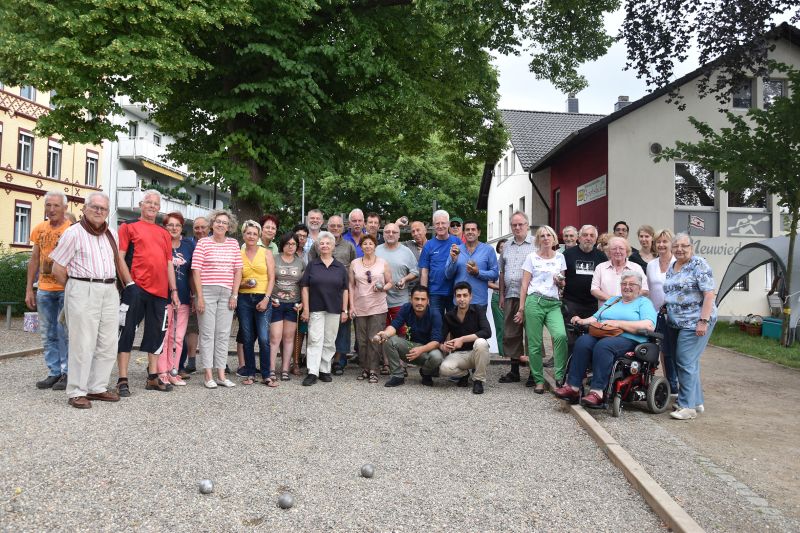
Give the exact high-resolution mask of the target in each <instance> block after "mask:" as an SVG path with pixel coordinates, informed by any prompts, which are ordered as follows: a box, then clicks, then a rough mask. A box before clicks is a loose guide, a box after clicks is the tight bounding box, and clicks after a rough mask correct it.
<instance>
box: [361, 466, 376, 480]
mask: <svg viewBox="0 0 800 533" xmlns="http://www.w3.org/2000/svg"><path fill="white" fill-rule="evenodd" d="M374 475H375V466H374V465H371V464H369V463H367V464H365V465H364V466H362V467H361V476H362V477H366V478H371V477H372V476H374Z"/></svg>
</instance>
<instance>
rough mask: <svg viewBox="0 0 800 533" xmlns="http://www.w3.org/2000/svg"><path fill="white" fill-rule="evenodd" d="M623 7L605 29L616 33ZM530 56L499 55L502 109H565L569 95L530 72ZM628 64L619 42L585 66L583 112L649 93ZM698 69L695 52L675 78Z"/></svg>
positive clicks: (610, 107) (605, 108) (603, 110)
mask: <svg viewBox="0 0 800 533" xmlns="http://www.w3.org/2000/svg"><path fill="white" fill-rule="evenodd" d="M623 18H624V12H623V11H622V10H620V11H617V12H615V13H611V14H608V15H606V19H605V21H606V29H607V30H608V32H609V33H610V34H611V35H616V34H617V33H618V30H619V28H620V25H621V24H622V20H623ZM529 62H530V60H529V56H527V57H526V55H525V53H524V52H523V54H522V55H520V56H500V57H497V58H496V59H495V62H494V64H495V66H496V67H497V69H498V71H499V73H500V109H523V110H531V111H566V110H567V104H566V100H567V95H565V94H564V93H562V92H560V91H559V90H558V89H556V88H555V87H553V85H552V84H551V83H550V82H548V81H539V80H537V79H536V78H535V77H534V75H533V74H531V72H530V70H529V68H528V63H529ZM624 67H625V45H624V43H616V44H614V45H613V46H612V47H611V49H610V50H609V52H608V54H606V55H605V56H603V57H602V58H600V59H599V60H597V61H595V62H594V63H589V64H586V65H584V66H583V67H582V68H581V69H580V73H581V74H582V75H583V76H585V77H586V79H587V80H588V82H589V87H587V88H586V89H584V90H583V91H581V92H580V93H578V95H577V97H578V100H579V106H580V107H579V111H580V112H581V113H599V114H603V115H607V114H609V113H611V112H612V111H614V102H616V101H617V97H618V96H620V95H625V96H628V97H630V100H631V101H634V100H637V99H639V98H641V97H642V96H644V95H645V94H647V92H649V91H648V90H647V87H646V85H645V83H644V81H642V80H638V79H636V76H635V74H634V73H633V72H631V71H625V70H623V69H624ZM695 68H697V59H696V55H694V56H693V57H690V58H689V59H688V60H687V61H686V62H685V63H684V64H681V65H679V66H678V67H677V68H676V69H675V71H676V72H675V73H676V77H679V76H682V75H684V74H686V73H687V72H690V71H692V70H694V69H695Z"/></svg>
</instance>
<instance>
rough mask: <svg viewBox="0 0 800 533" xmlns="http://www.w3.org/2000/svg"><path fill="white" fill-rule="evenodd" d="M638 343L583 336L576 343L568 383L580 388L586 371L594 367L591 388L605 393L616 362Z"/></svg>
mask: <svg viewBox="0 0 800 533" xmlns="http://www.w3.org/2000/svg"><path fill="white" fill-rule="evenodd" d="M636 344H637V342H636V341H633V340H631V339H628V338H626V337H622V336H619V337H604V338H602V339H599V338H597V337H592V336H591V335H589V334H586V335H581V336H580V337H578V340H577V341H575V350H574V351H573V352H572V359H571V360H570V363H569V373H568V375H567V383H569V384H570V385H572V386H573V387H580V386H581V383H583V377H584V375H585V374H586V369H587V368H589V365H592V382H591V384H590V385H589V388H591V389H592V390H601V391H605V390H606V388H608V378H609V377H611V368H612V367H613V366H614V361H615V360H616V359H617V358H618V357H621V356H622V355H623V354H624V353H625V352H627V351H629V350H633V349H634V348H635V347H636Z"/></svg>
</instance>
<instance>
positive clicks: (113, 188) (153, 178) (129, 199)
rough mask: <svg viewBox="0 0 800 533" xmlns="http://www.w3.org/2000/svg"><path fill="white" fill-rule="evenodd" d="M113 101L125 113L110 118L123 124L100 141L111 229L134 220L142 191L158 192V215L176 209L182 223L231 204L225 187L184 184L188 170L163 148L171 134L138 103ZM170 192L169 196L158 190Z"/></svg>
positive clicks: (122, 100)
mask: <svg viewBox="0 0 800 533" xmlns="http://www.w3.org/2000/svg"><path fill="white" fill-rule="evenodd" d="M118 103H119V104H120V105H121V106H122V109H123V110H124V115H118V116H116V117H115V118H114V122H115V123H116V124H118V125H121V126H123V127H125V128H126V131H125V132H122V133H120V134H118V136H117V140H115V141H105V142H104V143H103V156H102V161H101V165H103V167H102V168H103V172H104V175H106V176H108V178H107V180H106V183H105V185H104V190H105V192H106V193H107V194H108V196H109V197H110V198H111V214H110V216H109V224H110V225H111V226H112V227H115V226H116V225H117V224H120V223H122V222H124V221H126V220H135V219H137V218H139V201H140V200H141V199H142V192H143V191H145V190H147V189H157V190H160V191H162V200H161V210H160V214H161V215H165V214H167V213H170V212H174V211H178V212H180V213H181V214H182V215H183V216H184V218H185V219H186V222H187V226H191V221H192V220H193V219H194V218H196V217H199V216H204V217H207V216H208V215H209V214H210V213H211V211H213V210H214V209H220V208H222V207H223V206H226V205H228V204H229V203H230V195H229V194H228V192H227V191H221V190H217V189H215V187H214V186H212V185H207V184H193V183H189V182H187V178H188V177H189V169H188V168H187V167H186V165H178V164H176V163H174V162H172V161H170V160H169V159H167V157H166V152H167V150H166V147H167V146H169V144H170V143H172V138H171V137H170V136H168V135H166V134H164V133H162V132H161V131H159V129H158V125H157V124H155V123H154V122H152V121H151V120H150V117H149V113H148V112H147V111H146V110H143V109H142V106H141V105H140V104H136V103H132V102H131V101H130V99H129V98H127V97H120V98H119V99H118ZM169 190H171V191H173V192H174V196H170V194H169V193H166V194H163V191H169Z"/></svg>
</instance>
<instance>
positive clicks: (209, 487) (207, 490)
mask: <svg viewBox="0 0 800 533" xmlns="http://www.w3.org/2000/svg"><path fill="white" fill-rule="evenodd" d="M198 488H199V489H200V494H211V493H212V492H214V482H213V481H211V480H210V479H203V480H200V486H199V487H198Z"/></svg>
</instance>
